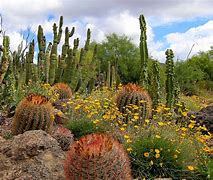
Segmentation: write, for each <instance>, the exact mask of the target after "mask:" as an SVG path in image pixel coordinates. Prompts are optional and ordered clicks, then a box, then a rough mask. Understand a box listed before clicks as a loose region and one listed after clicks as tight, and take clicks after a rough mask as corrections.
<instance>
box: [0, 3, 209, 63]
mask: <svg viewBox="0 0 213 180" xmlns="http://www.w3.org/2000/svg"><path fill="white" fill-rule="evenodd" d="M212 9H213V0H184V1H183V0H0V14H1V16H2V17H3V30H4V31H5V32H6V34H7V35H9V36H10V38H11V50H15V49H17V46H18V44H19V43H20V41H21V40H22V34H26V32H27V30H28V29H30V31H31V38H33V37H34V38H36V37H35V36H33V33H36V32H37V27H38V25H39V24H41V25H42V27H43V28H44V32H45V34H46V36H47V39H48V40H49V41H51V40H52V39H51V38H52V25H53V23H54V22H57V23H58V20H59V16H60V15H63V16H64V28H65V27H66V26H68V27H69V28H70V29H71V28H72V27H73V26H74V27H75V28H76V32H75V35H74V36H73V37H72V39H71V40H70V42H71V43H72V41H73V39H74V38H76V37H79V38H80V44H81V45H83V44H84V41H85V38H86V37H85V36H86V30H87V28H90V29H91V30H92V38H91V39H92V40H95V41H96V42H102V41H104V40H105V36H106V35H108V34H110V33H117V34H119V35H126V36H128V37H130V38H131V41H132V42H133V43H134V44H135V45H136V46H139V40H140V27H139V20H138V18H139V16H140V14H143V15H144V16H145V18H146V22H147V38H148V39H147V44H148V49H149V55H150V56H152V57H153V58H155V59H158V60H159V61H160V62H165V51H166V49H168V48H171V49H172V50H173V51H174V54H175V60H177V59H178V60H185V59H186V58H187V55H188V54H189V52H190V49H191V48H192V46H193V49H192V52H191V54H190V56H192V55H195V54H197V53H198V52H200V51H207V50H209V49H210V46H213V10H212ZM62 38H64V35H63V37H62ZM0 39H1V37H0ZM1 41H2V40H0V44H1V43H2V42H1ZM61 44H62V43H61Z"/></svg>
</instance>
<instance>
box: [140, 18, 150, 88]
mask: <svg viewBox="0 0 213 180" xmlns="http://www.w3.org/2000/svg"><path fill="white" fill-rule="evenodd" d="M139 22H140V29H141V35H140V57H141V75H140V85H141V86H143V87H144V88H147V84H148V75H147V64H148V48H147V43H146V40H147V36H146V21H145V18H144V16H143V15H140V17H139Z"/></svg>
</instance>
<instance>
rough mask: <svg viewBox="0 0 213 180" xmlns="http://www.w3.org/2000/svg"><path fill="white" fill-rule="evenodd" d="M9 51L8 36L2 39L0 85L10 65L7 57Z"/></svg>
mask: <svg viewBox="0 0 213 180" xmlns="http://www.w3.org/2000/svg"><path fill="white" fill-rule="evenodd" d="M9 49H10V38H9V37H8V36H4V37H3V55H2V59H1V64H0V85H1V84H2V81H3V80H4V76H5V74H6V72H7V70H8V67H9V64H10V59H9V58H10V57H9Z"/></svg>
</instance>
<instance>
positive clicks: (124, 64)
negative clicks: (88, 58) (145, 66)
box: [98, 33, 140, 83]
mask: <svg viewBox="0 0 213 180" xmlns="http://www.w3.org/2000/svg"><path fill="white" fill-rule="evenodd" d="M98 59H99V60H100V61H101V66H100V70H101V72H106V71H107V68H108V61H109V62H110V64H111V66H114V67H115V68H116V71H117V72H118V74H119V76H120V80H121V82H122V83H128V82H138V81H139V74H140V54H139V49H138V48H137V47H136V46H135V45H134V44H133V43H132V42H131V39H130V38H128V37H127V36H125V35H123V36H119V35H117V34H115V33H113V34H110V35H107V36H106V40H105V41H103V42H102V44H101V45H100V46H99V51H98Z"/></svg>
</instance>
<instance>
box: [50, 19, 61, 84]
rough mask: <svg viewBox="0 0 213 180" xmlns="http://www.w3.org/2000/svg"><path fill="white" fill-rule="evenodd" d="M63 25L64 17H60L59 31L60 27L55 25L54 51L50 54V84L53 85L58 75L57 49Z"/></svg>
mask: <svg viewBox="0 0 213 180" xmlns="http://www.w3.org/2000/svg"><path fill="white" fill-rule="evenodd" d="M62 25H63V16H61V17H60V21H59V31H57V29H58V27H57V25H56V23H54V24H53V34H54V36H53V45H52V50H51V54H50V69H49V83H50V84H53V83H54V82H55V75H56V68H57V61H58V56H57V48H58V44H59V43H60V40H61V35H62Z"/></svg>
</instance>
